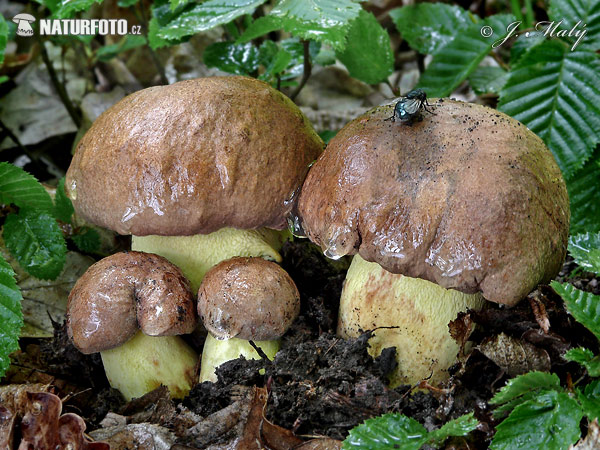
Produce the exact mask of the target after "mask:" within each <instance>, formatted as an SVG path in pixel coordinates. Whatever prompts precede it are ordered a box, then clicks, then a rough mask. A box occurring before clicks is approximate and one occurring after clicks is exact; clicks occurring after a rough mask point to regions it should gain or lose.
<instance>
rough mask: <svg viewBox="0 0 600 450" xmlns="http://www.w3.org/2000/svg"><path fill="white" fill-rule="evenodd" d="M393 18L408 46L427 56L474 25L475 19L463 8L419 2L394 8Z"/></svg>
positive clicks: (391, 15)
mask: <svg viewBox="0 0 600 450" xmlns="http://www.w3.org/2000/svg"><path fill="white" fill-rule="evenodd" d="M390 17H391V18H392V20H393V21H394V23H395V24H396V28H398V31H400V34H401V35H402V37H403V38H404V39H406V41H407V42H408V44H409V45H410V46H411V47H412V48H414V49H415V50H417V51H418V52H419V53H423V54H431V55H434V54H436V53H437V52H438V51H439V50H440V49H441V48H442V47H444V46H445V45H447V44H448V43H449V42H450V41H451V40H452V39H454V38H455V37H456V36H457V35H459V34H460V33H461V32H462V31H464V30H466V29H467V28H468V27H469V25H472V24H473V22H474V20H473V19H472V18H471V16H470V15H469V13H468V12H467V11H465V10H464V9H462V8H461V7H459V6H452V5H446V4H443V3H419V4H416V5H409V6H403V7H402V8H396V9H392V10H391V11H390Z"/></svg>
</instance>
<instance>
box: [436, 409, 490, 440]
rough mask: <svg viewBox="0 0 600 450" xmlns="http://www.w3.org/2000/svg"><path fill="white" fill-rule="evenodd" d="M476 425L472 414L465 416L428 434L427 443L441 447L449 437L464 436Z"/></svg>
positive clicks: (476, 422)
mask: <svg viewBox="0 0 600 450" xmlns="http://www.w3.org/2000/svg"><path fill="white" fill-rule="evenodd" d="M478 424H479V422H478V421H477V419H476V418H475V417H474V416H473V413H470V414H465V415H463V416H460V417H457V418H456V419H454V420H451V421H450V422H447V423H445V424H444V425H443V426H442V427H441V428H439V429H437V430H433V431H432V432H430V433H429V438H428V440H427V441H428V443H430V444H434V445H441V444H443V443H444V441H445V440H446V439H448V438H449V437H450V436H466V435H467V434H469V433H470V432H471V431H473V430H474V429H475V428H477V425H478Z"/></svg>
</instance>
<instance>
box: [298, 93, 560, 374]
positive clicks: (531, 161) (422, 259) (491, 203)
mask: <svg viewBox="0 0 600 450" xmlns="http://www.w3.org/2000/svg"><path fill="white" fill-rule="evenodd" d="M393 108H394V106H393V105H386V106H383V107H378V108H374V109H373V110H371V111H369V112H367V113H366V114H364V115H362V116H360V117H358V118H357V119H355V120H354V121H352V122H350V123H349V124H347V125H346V126H345V127H344V128H343V129H342V130H341V131H340V132H339V133H338V134H337V136H336V137H335V138H334V139H332V140H331V142H330V144H329V146H328V147H327V150H326V151H325V152H324V153H323V154H322V155H321V157H320V158H319V159H318V161H317V162H316V163H315V164H314V165H313V167H312V169H311V171H310V172H309V174H308V176H307V178H306V181H305V183H304V186H303V188H302V192H301V195H300V199H299V203H298V208H299V212H300V216H301V219H302V224H303V227H304V231H305V232H306V234H307V235H308V237H309V238H310V239H311V240H312V241H314V242H315V243H317V244H318V245H320V246H321V247H322V249H323V250H324V252H325V254H326V255H328V256H330V257H332V258H339V257H341V256H343V255H352V254H357V253H358V254H357V255H356V256H355V257H354V259H353V261H352V264H351V267H350V269H349V271H348V274H347V278H346V282H345V284H344V288H343V292H342V298H341V305H340V314H339V322H338V333H339V335H341V336H343V337H346V336H356V335H358V334H359V333H360V331H361V330H369V329H376V328H377V327H394V328H390V329H379V330H377V331H375V333H374V337H373V338H372V339H371V340H370V345H371V348H370V352H371V353H372V354H373V355H377V354H379V353H380V352H381V350H382V349H383V348H385V347H392V346H393V347H396V349H397V358H398V363H399V365H398V370H397V372H396V373H395V374H394V375H393V377H392V380H391V383H392V385H398V384H401V383H415V382H418V381H419V380H421V379H423V378H427V377H429V376H430V375H432V374H433V376H432V379H431V380H430V382H432V383H435V382H440V381H441V380H443V379H444V378H445V377H446V376H447V369H448V368H449V366H450V365H451V364H453V363H454V362H455V361H456V357H457V354H458V351H459V347H458V344H457V343H456V342H454V341H453V339H452V338H451V337H450V334H449V331H448V323H449V322H450V321H452V320H453V319H455V318H456V316H457V314H458V312H460V311H465V310H467V309H468V308H473V309H475V308H481V307H482V306H483V303H484V299H485V300H488V301H491V302H496V303H501V304H505V305H508V306H511V305H514V304H516V303H517V302H518V301H519V300H521V299H522V298H524V297H525V296H526V295H527V294H528V293H529V292H530V291H531V290H533V289H534V288H535V287H536V286H537V285H538V283H544V282H547V281H549V280H550V279H552V278H553V276H555V275H556V274H557V273H558V271H559V270H560V267H561V265H562V262H563V260H564V258H565V254H566V247H567V233H568V229H569V201H568V197H567V191H566V188H565V182H564V180H563V178H562V175H561V172H560V170H559V168H558V166H557V164H556V162H555V161H554V158H553V156H552V154H551V153H550V151H549V150H548V149H547V148H546V146H545V145H544V143H543V142H542V140H541V139H540V138H538V137H537V136H536V135H535V134H534V133H533V132H531V131H530V130H528V129H527V128H526V127H525V126H524V125H522V124H521V123H520V122H518V121H516V120H514V119H512V118H510V117H508V116H506V115H505V114H502V113H500V112H498V111H496V110H493V109H491V108H487V107H485V106H481V105H475V104H469V103H462V102H457V101H452V100H448V99H438V100H437V101H436V102H435V104H434V106H433V108H432V109H433V111H434V113H435V115H433V114H423V115H422V117H421V120H420V121H415V122H414V123H412V124H406V123H402V122H399V121H397V122H395V123H394V122H391V121H386V120H385V119H386V118H388V117H390V116H391V114H392V111H393Z"/></svg>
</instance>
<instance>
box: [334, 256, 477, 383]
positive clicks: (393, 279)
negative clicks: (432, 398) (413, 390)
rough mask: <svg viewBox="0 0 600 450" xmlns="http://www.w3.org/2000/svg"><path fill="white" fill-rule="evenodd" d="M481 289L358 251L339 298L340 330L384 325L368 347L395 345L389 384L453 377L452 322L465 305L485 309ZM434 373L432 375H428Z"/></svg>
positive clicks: (353, 333) (354, 332) (356, 331)
mask: <svg viewBox="0 0 600 450" xmlns="http://www.w3.org/2000/svg"><path fill="white" fill-rule="evenodd" d="M484 304H485V300H484V299H483V297H482V296H481V295H480V294H463V293H462V292H458V291H456V290H453V289H444V288H443V287H441V286H439V285H437V284H434V283H431V282H429V281H425V280H421V279H417V278H410V277H406V276H403V275H397V274H392V273H390V272H388V271H386V270H384V269H383V268H382V267H381V266H380V265H379V264H377V263H372V262H367V261H365V260H364V259H362V258H361V257H360V256H359V255H356V256H355V257H354V259H353V260H352V264H351V265H350V269H349V270H348V274H347V275H346V282H345V283H344V289H343V291H342V298H341V301H340V314H339V323H338V334H339V335H340V336H341V337H345V338H346V337H357V336H359V335H360V333H361V330H364V331H367V330H373V329H375V328H377V327H394V328H389V329H379V330H376V331H375V332H374V334H373V337H372V338H371V339H370V340H369V345H370V348H369V353H370V354H371V355H372V356H373V357H375V356H378V355H379V354H380V353H381V351H382V350H383V349H384V348H387V347H396V360H397V362H398V367H397V369H396V370H395V372H394V373H393V374H392V375H391V378H390V384H391V386H392V387H396V386H398V385H401V384H415V383H417V382H419V381H420V380H423V379H428V380H429V382H430V383H431V384H437V383H440V382H442V381H444V380H445V379H447V377H448V368H449V367H450V366H451V365H452V364H454V363H455V362H456V358H457V356H458V352H459V345H458V344H457V343H456V341H455V340H454V339H453V338H452V337H451V336H450V332H449V330H448V324H449V323H450V322H451V321H452V320H454V319H456V317H457V315H458V313H459V312H461V311H467V309H477V310H478V309H481V308H482V307H483V305H484ZM429 377H431V378H429Z"/></svg>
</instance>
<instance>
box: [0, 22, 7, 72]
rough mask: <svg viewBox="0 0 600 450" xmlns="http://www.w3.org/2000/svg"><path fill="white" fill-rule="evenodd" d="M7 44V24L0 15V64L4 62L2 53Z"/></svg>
mask: <svg viewBox="0 0 600 450" xmlns="http://www.w3.org/2000/svg"><path fill="white" fill-rule="evenodd" d="M7 42H8V24H7V23H6V20H4V16H3V15H2V14H0V64H2V63H3V62H4V51H5V50H6V43H7Z"/></svg>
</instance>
